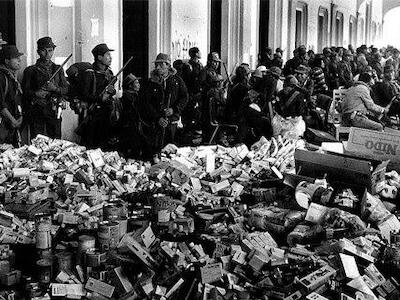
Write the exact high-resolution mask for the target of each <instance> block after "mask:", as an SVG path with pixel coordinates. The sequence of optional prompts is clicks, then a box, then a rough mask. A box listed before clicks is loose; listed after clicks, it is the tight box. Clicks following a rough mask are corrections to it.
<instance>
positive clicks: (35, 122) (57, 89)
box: [22, 36, 68, 138]
mask: <svg viewBox="0 0 400 300" xmlns="http://www.w3.org/2000/svg"><path fill="white" fill-rule="evenodd" d="M55 47H56V45H54V43H53V40H52V39H51V37H48V36H46V37H43V38H40V39H39V40H38V41H37V53H38V54H39V59H38V60H37V62H36V64H34V65H32V66H29V67H27V68H26V69H25V72H24V78H23V81H22V89H23V91H24V105H25V106H26V109H28V110H29V116H30V119H31V120H30V121H31V137H35V136H36V135H37V134H44V135H47V136H49V137H50V138H61V116H60V114H59V110H60V106H61V105H62V102H63V96H65V95H67V93H68V82H67V80H66V78H65V75H64V70H62V68H61V66H59V65H56V64H55V63H54V62H52V60H51V59H52V57H53V54H54V49H55Z"/></svg>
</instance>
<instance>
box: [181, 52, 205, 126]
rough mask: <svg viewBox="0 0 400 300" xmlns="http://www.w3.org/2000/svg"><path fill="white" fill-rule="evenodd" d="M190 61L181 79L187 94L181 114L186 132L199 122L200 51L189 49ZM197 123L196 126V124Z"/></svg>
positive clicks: (201, 66)
mask: <svg viewBox="0 0 400 300" xmlns="http://www.w3.org/2000/svg"><path fill="white" fill-rule="evenodd" d="M189 56H190V59H189V61H188V64H189V66H190V69H188V70H187V71H186V72H184V73H183V76H182V79H183V80H184V81H185V84H186V87H187V89H188V93H189V101H188V103H187V105H186V108H185V110H184V112H183V113H182V122H183V124H184V126H185V127H186V129H187V130H192V129H194V128H196V126H195V125H198V123H199V122H200V118H201V117H200V105H201V77H200V76H201V73H202V70H203V69H204V67H203V65H202V63H201V62H200V59H201V52H200V49H199V48H197V47H192V48H190V49H189ZM196 123H197V124H196Z"/></svg>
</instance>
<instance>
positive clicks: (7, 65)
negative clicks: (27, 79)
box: [0, 45, 23, 146]
mask: <svg viewBox="0 0 400 300" xmlns="http://www.w3.org/2000/svg"><path fill="white" fill-rule="evenodd" d="M21 55H23V53H20V52H19V51H18V49H17V47H16V46H14V45H6V46H3V49H2V50H1V51H0V112H1V123H0V143H8V144H13V145H14V146H17V144H18V142H20V141H19V138H20V136H19V133H18V128H20V127H21V125H22V108H21V97H22V89H21V85H20V84H19V82H18V80H17V72H18V70H20V69H21V60H20V56H21Z"/></svg>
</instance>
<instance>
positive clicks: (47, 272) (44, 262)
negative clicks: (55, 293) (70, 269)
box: [36, 259, 52, 284]
mask: <svg viewBox="0 0 400 300" xmlns="http://www.w3.org/2000/svg"><path fill="white" fill-rule="evenodd" d="M36 266H37V271H38V280H39V283H43V284H48V283H50V281H51V278H52V262H51V260H49V259H40V260H38V261H37V262H36Z"/></svg>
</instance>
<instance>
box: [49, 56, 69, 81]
mask: <svg viewBox="0 0 400 300" xmlns="http://www.w3.org/2000/svg"><path fill="white" fill-rule="evenodd" d="M71 57H72V53H71V54H70V55H68V57H67V58H66V59H65V60H64V61H63V63H62V64H61V65H60V66H59V67H58V69H57V70H56V71H55V72H54V74H53V75H51V77H50V79H49V80H48V81H47V82H50V81H52V80H53V79H54V78H55V77H56V75H57V74H58V73H59V72H60V71H61V70H62V68H64V66H65V64H66V63H67V62H68V61H69V60H70V59H71Z"/></svg>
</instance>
